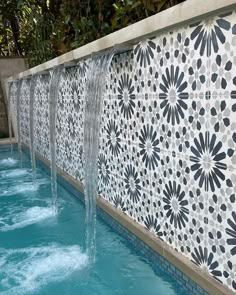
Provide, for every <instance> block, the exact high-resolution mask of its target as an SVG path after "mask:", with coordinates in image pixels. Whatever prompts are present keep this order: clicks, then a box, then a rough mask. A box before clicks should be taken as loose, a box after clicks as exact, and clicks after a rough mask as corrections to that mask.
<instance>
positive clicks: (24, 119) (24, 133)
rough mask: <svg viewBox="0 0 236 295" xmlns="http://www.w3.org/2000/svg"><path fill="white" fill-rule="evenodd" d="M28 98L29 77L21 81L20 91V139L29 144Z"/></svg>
mask: <svg viewBox="0 0 236 295" xmlns="http://www.w3.org/2000/svg"><path fill="white" fill-rule="evenodd" d="M29 100H30V79H25V80H23V82H22V86H21V93H20V130H21V137H22V141H23V142H24V143H25V144H27V145H28V146H29V144H30V135H29V134H30V130H29V127H30V124H29V120H30V118H29V116H30V112H29Z"/></svg>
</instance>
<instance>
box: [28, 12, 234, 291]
mask: <svg viewBox="0 0 236 295" xmlns="http://www.w3.org/2000/svg"><path fill="white" fill-rule="evenodd" d="M235 52H236V12H235V11H233V12H227V13H224V14H220V15H216V16H213V17H208V18H207V19H204V20H203V21H198V22H196V23H193V24H190V25H186V26H184V27H181V28H176V29H174V30H173V31H171V32H165V33H162V34H161V35H158V36H156V37H155V38H152V39H150V40H146V39H145V40H143V41H142V42H140V43H139V44H138V45H137V46H135V48H134V51H133V52H128V53H124V54H120V55H116V56H115V57H114V58H113V62H112V64H111V67H110V70H109V76H108V78H107V79H106V81H105V79H104V83H105V87H106V91H105V94H104V108H103V112H102V114H101V128H100V153H99V159H98V168H99V171H98V172H99V193H100V194H101V195H102V196H103V197H104V198H105V199H106V200H107V201H108V202H110V203H111V204H113V205H114V206H115V207H117V208H119V209H121V210H122V211H123V212H124V213H125V214H127V215H129V216H130V217H131V218H133V219H134V220H135V221H137V222H138V223H140V224H141V225H143V226H144V227H145V228H146V229H147V230H149V231H150V232H152V233H153V234H155V235H157V236H158V237H159V238H160V239H162V240H164V241H165V242H166V243H168V244H170V245H171V246H172V247H173V248H175V249H176V250H177V251H180V252H181V253H183V255H185V256H187V257H189V259H191V260H192V261H193V263H195V264H196V265H198V266H199V267H201V268H203V269H206V270H208V272H209V273H210V274H211V275H212V276H213V277H215V278H216V279H217V280H219V281H220V282H222V283H223V284H225V285H227V286H229V287H230V288H231V289H233V290H234V291H236V197H235V194H236V55H235ZM87 70H88V63H86V62H83V63H81V64H79V65H78V67H77V68H70V69H66V70H65V72H64V73H63V76H62V78H61V83H60V87H59V97H58V114H57V115H58V116H57V163H58V165H59V167H61V168H62V169H64V170H65V171H66V172H67V173H69V174H70V175H72V176H74V177H75V178H77V179H79V180H80V181H83V163H82V159H83V121H84V118H83V111H84V94H85V91H86V79H87V72H88V71H87ZM49 78H50V76H49V75H46V76H45V75H44V76H42V77H40V78H39V81H38V83H37V89H36V94H35V100H36V106H35V111H34V117H35V119H36V123H35V135H36V137H37V140H36V149H37V150H38V151H39V152H40V153H41V154H42V155H44V156H46V157H47V158H49V156H50V155H49V141H48V138H49V128H48V127H49V122H48V90H49ZM26 96H27V95H26ZM24 101H25V102H24V103H25V104H27V102H26V99H24ZM23 108H24V110H25V111H26V112H27V108H26V107H25V106H24V107H23ZM27 118H28V117H27V116H26V115H22V122H24V124H23V123H22V128H23V129H25V130H26V129H27V127H26V125H27V123H26V120H27ZM25 134H27V132H26V131H25V133H24V132H22V139H23V140H25V141H26V137H25V138H23V137H24V136H25Z"/></svg>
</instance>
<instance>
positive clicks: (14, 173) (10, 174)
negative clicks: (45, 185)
mask: <svg viewBox="0 0 236 295" xmlns="http://www.w3.org/2000/svg"><path fill="white" fill-rule="evenodd" d="M31 173H32V172H31V171H30V170H29V169H13V170H10V171H2V172H0V176H1V177H2V178H16V177H22V176H26V175H31Z"/></svg>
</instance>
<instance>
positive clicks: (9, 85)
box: [8, 82, 13, 158]
mask: <svg viewBox="0 0 236 295" xmlns="http://www.w3.org/2000/svg"><path fill="white" fill-rule="evenodd" d="M11 88H12V82H10V83H9V84H8V132H9V139H10V149H11V158H12V150H13V148H12V126H11V120H12V116H11Z"/></svg>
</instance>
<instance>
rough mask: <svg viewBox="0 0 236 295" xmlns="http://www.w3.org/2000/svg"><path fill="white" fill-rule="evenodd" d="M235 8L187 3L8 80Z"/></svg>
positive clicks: (231, 3)
mask: <svg viewBox="0 0 236 295" xmlns="http://www.w3.org/2000/svg"><path fill="white" fill-rule="evenodd" d="M233 7H236V2H235V0H207V1H206V0H197V1H196V0H187V1H185V2H183V3H180V4H178V5H176V6H173V7H171V8H169V9H167V10H164V11H162V12H160V13H157V14H156V15H153V16H150V17H148V18H146V19H144V20H141V21H139V22H137V23H135V24H132V25H130V26H128V27H125V28H123V29H121V30H119V31H116V32H114V33H111V34H109V35H107V36H105V37H103V38H100V39H98V40H95V41H93V42H91V43H89V44H86V45H84V46H82V47H80V48H77V49H75V50H72V51H70V52H67V53H65V54H63V55H61V56H58V57H56V58H54V59H52V60H49V61H47V62H45V63H43V64H40V65H38V66H36V67H33V68H31V69H29V70H27V71H24V72H22V73H19V74H17V75H15V76H12V77H10V78H9V79H8V82H12V81H14V80H17V79H22V78H24V77H27V76H30V75H34V74H36V73H40V72H42V71H45V70H49V69H52V68H53V67H55V66H58V65H60V64H66V63H71V62H72V61H74V60H77V61H79V60H83V59H85V58H87V57H89V56H91V54H92V53H97V52H100V51H103V50H106V49H109V48H112V47H114V46H115V45H121V44H123V45H125V44H126V45H128V46H133V45H134V44H136V43H137V42H139V41H140V40H142V39H143V38H144V37H154V36H155V35H156V34H157V33H159V32H161V31H164V30H166V29H171V28H172V27H175V26H178V25H182V24H184V23H186V22H191V21H196V20H197V19H200V18H202V17H206V16H208V15H212V14H215V13H217V12H219V11H221V10H222V9H224V10H227V9H232V8H233Z"/></svg>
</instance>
